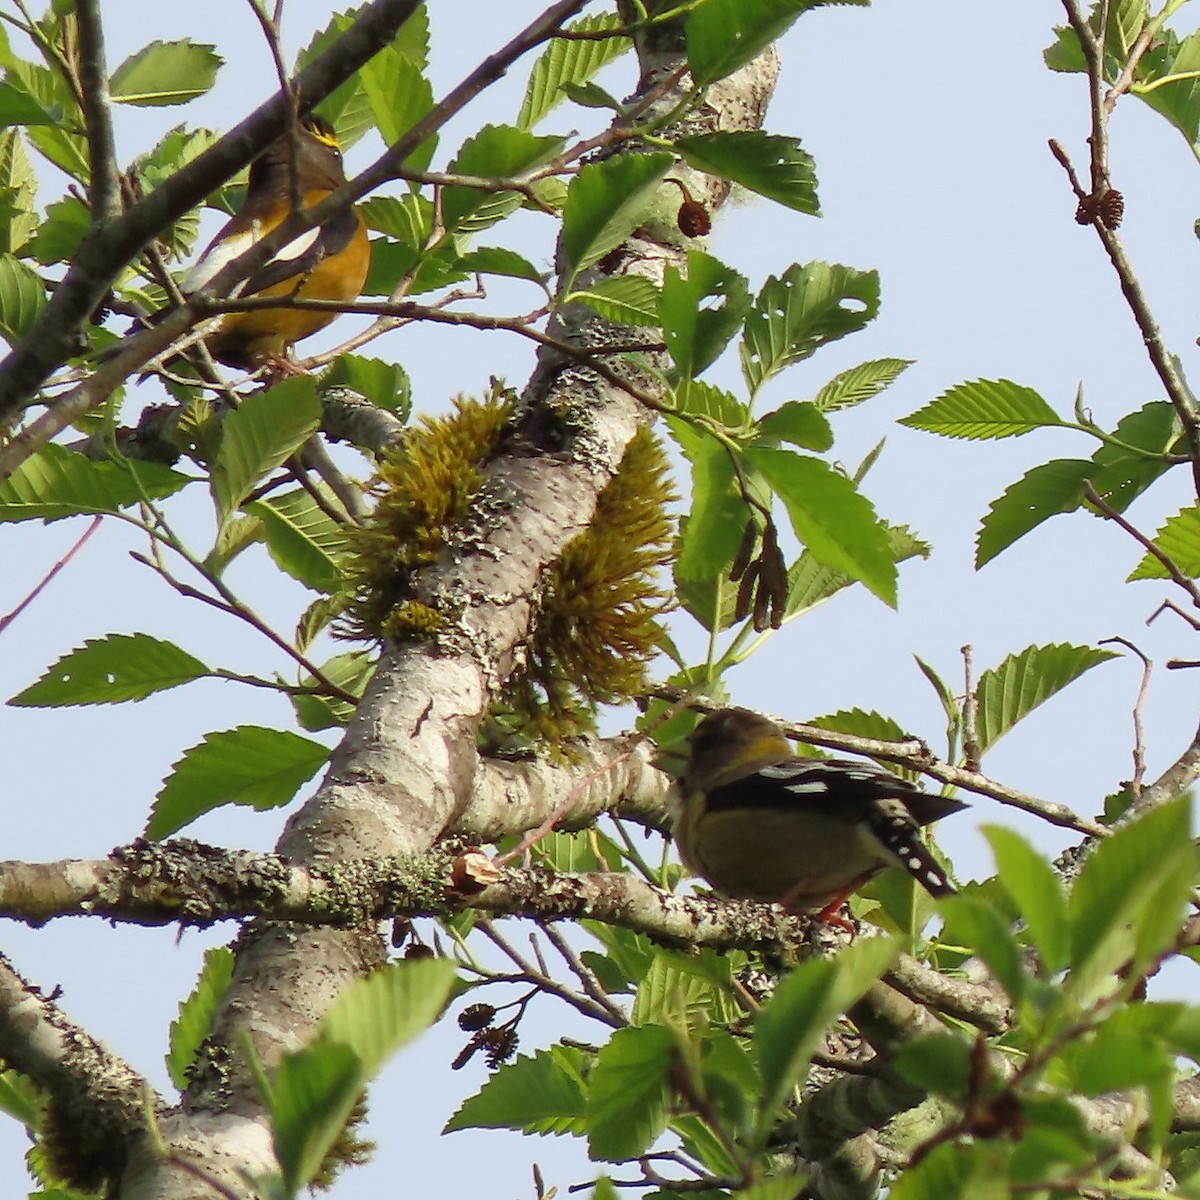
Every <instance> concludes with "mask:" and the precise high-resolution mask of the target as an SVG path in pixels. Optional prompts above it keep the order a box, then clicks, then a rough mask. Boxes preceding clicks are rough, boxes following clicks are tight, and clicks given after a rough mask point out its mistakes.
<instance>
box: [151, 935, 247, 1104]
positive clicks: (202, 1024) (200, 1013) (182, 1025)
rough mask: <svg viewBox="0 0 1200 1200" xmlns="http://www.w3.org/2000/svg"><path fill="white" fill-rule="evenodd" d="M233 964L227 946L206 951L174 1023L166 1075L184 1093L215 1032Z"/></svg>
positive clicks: (231, 974)
mask: <svg viewBox="0 0 1200 1200" xmlns="http://www.w3.org/2000/svg"><path fill="white" fill-rule="evenodd" d="M233 964H234V956H233V951H232V950H230V949H228V947H225V946H214V947H212V948H211V949H209V950H206V951H205V952H204V966H203V967H202V968H201V970H200V978H199V979H197V980H196V986H195V987H194V988H192V991H191V994H190V995H189V996H188V998H187V999H186V1000H184V1001H182V1002H181V1003H180V1005H179V1016H178V1017H177V1018H176V1019H175V1020H174V1021H172V1022H171V1034H170V1039H169V1047H170V1048H169V1049H168V1051H167V1053H166V1063H167V1073H168V1074H169V1075H170V1076H171V1082H172V1083H173V1084H174V1085H175V1086H176V1087H177V1088H178V1089H179V1090H180V1091H181V1092H182V1091H185V1090H186V1088H187V1086H188V1084H189V1082H190V1078H189V1072H190V1071H191V1068H192V1064H193V1063H194V1062H195V1061H196V1056H197V1054H199V1052H200V1047H201V1045H203V1043H204V1039H205V1038H207V1037H208V1035H209V1034H210V1033H212V1030H213V1017H214V1015H215V1014H216V1012H217V1009H218V1008H219V1007H220V1005H221V1001H222V1000H223V999H224V998H225V993H226V991H228V989H229V981H230V980H231V979H232V978H233Z"/></svg>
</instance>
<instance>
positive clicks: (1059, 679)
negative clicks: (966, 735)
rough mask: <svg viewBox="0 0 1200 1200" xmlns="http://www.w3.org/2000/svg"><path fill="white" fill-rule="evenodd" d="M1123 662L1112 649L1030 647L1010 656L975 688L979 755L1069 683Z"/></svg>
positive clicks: (981, 679)
mask: <svg viewBox="0 0 1200 1200" xmlns="http://www.w3.org/2000/svg"><path fill="white" fill-rule="evenodd" d="M1118 657H1119V655H1117V654H1114V653H1113V652H1112V651H1111V650H1097V649H1094V648H1093V647H1091V646H1071V645H1067V644H1066V643H1059V644H1055V645H1050V646H1028V647H1027V648H1026V649H1024V650H1022V651H1021V652H1020V653H1019V654H1010V655H1009V656H1008V658H1006V659H1005V660H1004V661H1003V662H1002V663H1001V664H1000V665H999V666H998V667H996V668H995V669H994V670H988V671H984V673H983V674H982V675H981V676H980V677H979V683H978V684H977V685H976V687H975V703H976V705H977V708H978V715H977V719H976V721H977V723H976V732H977V737H978V741H979V748H980V750H981V751H982V750H987V749H988V748H989V747H990V746H993V745H995V743H996V742H997V741H998V740H999V739H1000V738H1001V737H1002V736H1003V735H1004V734H1006V733H1007V732H1008V731H1009V730H1010V729H1011V728H1012V727H1013V726H1014V725H1015V724H1016V723H1017V722H1018V721H1020V720H1021V719H1022V718H1023V717H1027V716H1028V715H1029V714H1030V713H1031V712H1032V711H1033V710H1034V709H1035V708H1037V707H1038V705H1039V704H1044V703H1045V702H1046V701H1047V700H1049V699H1050V697H1051V696H1053V695H1055V694H1056V693H1057V692H1060V691H1062V689H1063V688H1065V687H1066V686H1067V684H1069V683H1072V682H1074V680H1076V679H1078V678H1079V677H1080V676H1081V675H1083V674H1085V673H1086V672H1088V671H1090V670H1091V669H1092V668H1093V667H1095V666H1097V665H1099V664H1100V663H1102V662H1107V661H1108V660H1109V659H1110V658H1118Z"/></svg>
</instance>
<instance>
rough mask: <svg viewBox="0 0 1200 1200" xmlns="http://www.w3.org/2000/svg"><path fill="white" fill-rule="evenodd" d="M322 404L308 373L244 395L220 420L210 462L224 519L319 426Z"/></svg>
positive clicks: (214, 488)
mask: <svg viewBox="0 0 1200 1200" xmlns="http://www.w3.org/2000/svg"><path fill="white" fill-rule="evenodd" d="M320 425H321V404H320V401H319V400H318V399H317V389H316V385H315V384H314V383H313V381H312V379H311V378H309V377H308V376H303V377H298V378H293V379H287V380H284V382H283V383H278V384H276V385H275V386H274V387H273V388H271V389H270V390H269V391H266V392H262V393H255V394H254V395H251V396H247V397H246V399H245V400H243V401H242V404H241V406H240V407H239V408H237V409H235V410H234V411H233V412H231V413H229V414H228V416H226V418H225V424H224V431H223V434H222V437H221V448H220V450H218V451H217V457H216V460H215V461H214V462H213V466H212V489H213V497H214V498H215V500H216V502H217V511H218V512H219V513H220V516H221V521H222V523H224V522H225V521H227V520H228V519H229V517H230V516H232V514H233V513H234V512H235V511H236V510H237V508H238V507H239V506H240V505H241V503H242V501H243V500H245V499H246V497H247V496H248V495H249V494H250V492H251V490H252V489H253V488H254V486H255V485H256V484H257V483H258V482H259V481H260V480H262V479H264V478H265V477H266V476H267V475H269V474H270V473H271V472H272V471H274V470H275V468H276V467H278V466H279V465H280V464H281V463H283V462H285V461H286V460H287V459H288V458H290V457H291V456H292V455H293V454H294V453H295V452H296V451H297V450H298V449H299V448H300V447H301V446H303V445H304V443H305V442H306V441H307V440H308V439H309V438H310V437H311V436H312V435H313V434H314V433H316V432H317V430H318V429H319V428H320Z"/></svg>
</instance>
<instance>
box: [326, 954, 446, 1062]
mask: <svg viewBox="0 0 1200 1200" xmlns="http://www.w3.org/2000/svg"><path fill="white" fill-rule="evenodd" d="M454 980H455V968H454V964H453V963H452V962H450V960H449V959H445V958H427V959H412V960H406V961H404V962H398V963H391V964H389V965H388V966H384V967H380V968H379V969H378V970H375V971H372V972H371V974H370V975H367V976H366V977H365V978H363V979H359V980H357V981H356V982H355V983H353V984H351V986H350V987H348V988H346V989H345V990H344V991H343V992H342V994H341V995H340V996H339V997H338V998H337V1000H336V1001H335V1002H334V1004H333V1007H332V1008H330V1009H329V1011H328V1012H327V1013H326V1014H325V1018H324V1020H323V1021H322V1022H321V1034H320V1036H321V1040H322V1041H326V1042H336V1043H337V1044H339V1045H343V1046H347V1047H349V1049H351V1050H353V1051H354V1054H355V1056H356V1057H357V1058H358V1060H359V1062H360V1063H361V1064H362V1067H363V1071H364V1073H365V1075H366V1077H367V1078H368V1079H371V1078H373V1077H374V1076H375V1075H376V1074H378V1072H379V1069H380V1068H381V1067H382V1066H383V1064H384V1062H385V1061H386V1060H387V1059H388V1058H389V1057H390V1056H391V1055H392V1054H394V1053H395V1052H396V1051H397V1050H399V1049H400V1047H401V1046H403V1045H405V1044H406V1043H408V1042H411V1041H412V1040H413V1038H415V1037H416V1036H417V1035H418V1034H421V1033H424V1032H425V1030H426V1029H428V1028H429V1027H430V1026H431V1025H432V1024H433V1023H434V1022H435V1021H436V1020H437V1019H438V1017H439V1016H440V1015H441V1012H442V1009H443V1008H444V1007H445V1005H446V1001H447V1000H448V998H449V996H450V989H451V987H452V986H453V985H454Z"/></svg>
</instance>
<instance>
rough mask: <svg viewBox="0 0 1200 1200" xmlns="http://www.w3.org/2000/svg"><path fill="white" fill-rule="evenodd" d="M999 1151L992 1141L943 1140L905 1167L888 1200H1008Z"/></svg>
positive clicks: (1006, 1182) (889, 1193) (1008, 1192)
mask: <svg viewBox="0 0 1200 1200" xmlns="http://www.w3.org/2000/svg"><path fill="white" fill-rule="evenodd" d="M1000 1154H1001V1151H999V1150H997V1149H996V1143H995V1142H976V1143H975V1144H974V1145H963V1144H962V1143H961V1142H952V1143H946V1142H943V1143H942V1144H941V1145H940V1146H934V1147H933V1149H932V1150H931V1151H930V1152H929V1153H928V1154H926V1155H925V1156H924V1157H923V1158H922V1159H921V1161H920V1162H918V1163H914V1164H913V1165H912V1166H910V1167H908V1168H906V1169H905V1171H904V1173H903V1174H902V1175H900V1176H899V1178H897V1180H896V1181H895V1183H894V1184H893V1185H892V1187H891V1188H889V1190H888V1200H1009V1197H1010V1196H1011V1195H1012V1192H1011V1191H1010V1190H1009V1184H1008V1172H1007V1171H1006V1170H1005V1169H1004V1163H1003V1162H1002V1161H997V1160H998V1159H999V1158H1000Z"/></svg>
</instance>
